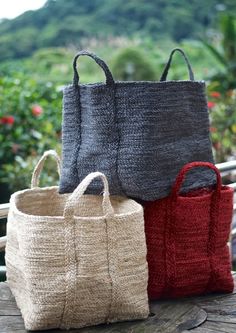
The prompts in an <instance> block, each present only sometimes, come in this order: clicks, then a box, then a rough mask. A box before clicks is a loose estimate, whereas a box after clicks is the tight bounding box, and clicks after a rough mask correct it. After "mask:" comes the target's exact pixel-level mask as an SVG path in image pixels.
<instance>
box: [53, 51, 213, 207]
mask: <svg viewBox="0 0 236 333" xmlns="http://www.w3.org/2000/svg"><path fill="white" fill-rule="evenodd" d="M177 50H178V51H180V52H181V54H182V55H183V56H184V59H185V60H186V62H187V65H188V69H189V77H190V80H189V81H166V77H167V73H168V70H169V67H170V64H171V59H172V55H173V54H174V52H175V51H177ZM177 50H174V51H173V52H172V53H171V56H170V59H169V61H168V63H167V65H166V68H165V70H164V72H163V75H162V77H161V81H160V82H114V80H113V77H112V74H111V72H110V70H109V69H108V67H107V65H106V64H105V63H104V62H103V61H102V60H101V59H100V58H98V57H97V56H96V55H94V54H91V53H88V52H86V51H82V52H80V53H78V55H77V56H76V57H75V60H74V73H75V77H74V81H73V84H72V85H69V86H67V87H66V88H65V90H64V97H63V125H62V143H63V154H62V156H63V158H62V159H63V161H62V162H63V163H62V164H63V165H62V176H61V181H60V193H67V192H72V191H73V190H74V188H75V187H76V186H77V185H78V183H79V182H80V181H81V180H82V179H83V178H84V177H85V176H86V175H87V174H88V173H89V172H94V171H101V172H103V173H104V174H105V175H106V176H107V177H108V180H109V184H110V192H111V193H112V194H118V195H127V196H129V197H134V198H138V199H143V200H155V199H159V198H162V197H165V196H167V195H168V194H169V192H170V189H171V185H172V184H173V182H174V179H175V178H176V176H177V173H178V172H179V170H180V169H181V168H182V167H183V165H184V164H186V163H187V162H192V161H196V160H202V161H208V162H213V157H212V150H211V142H210V139H209V119H208V110H207V102H206V96H205V84H204V82H202V81H194V77H193V73H192V70H191V66H190V64H189V62H188V60H187V58H186V56H185V54H184V53H183V51H181V50H179V49H177ZM84 55H85V56H89V57H91V58H93V59H94V60H95V61H96V62H97V63H98V64H99V65H100V66H101V67H102V69H103V70H104V72H105V75H106V83H104V84H103V83H97V84H87V85H83V84H78V82H79V77H78V72H77V69H76V61H77V58H78V57H79V56H84ZM200 175H201V177H200ZM213 182H214V174H213V173H211V172H210V171H208V170H194V171H193V172H192V174H191V177H189V178H188V181H187V182H186V183H185V185H184V190H189V189H193V188H197V187H200V186H203V185H204V184H212V183H213ZM100 192H101V184H100V183H99V182H93V184H92V186H90V187H89V191H88V193H93V194H94V193H96V194H98V193H100Z"/></svg>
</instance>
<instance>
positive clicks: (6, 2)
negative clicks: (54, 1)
mask: <svg viewBox="0 0 236 333" xmlns="http://www.w3.org/2000/svg"><path fill="white" fill-rule="evenodd" d="M45 2H46V0H0V19H2V18H9V19H11V18H14V17H16V16H18V15H20V14H22V13H24V12H26V11H27V10H34V9H38V8H40V7H42V6H43V5H44V4H45Z"/></svg>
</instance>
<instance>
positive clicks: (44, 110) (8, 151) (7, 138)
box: [0, 73, 61, 191]
mask: <svg viewBox="0 0 236 333" xmlns="http://www.w3.org/2000/svg"><path fill="white" fill-rule="evenodd" d="M60 131H61V92H60V91H59V89H58V88H57V86H56V85H54V84H53V83H51V82H47V83H45V82H40V81H39V82H37V81H35V80H34V79H32V78H30V76H26V75H25V74H23V73H15V75H12V76H11V77H6V76H5V77H0V165H1V168H0V179H1V183H2V182H6V183H7V184H8V185H9V188H10V189H11V190H12V191H14V190H16V189H20V188H22V187H25V186H26V184H29V181H27V182H25V176H24V174H26V173H27V177H29V175H30V172H29V168H27V165H28V164H27V161H31V159H33V157H36V156H38V155H41V154H42V153H43V152H44V151H45V150H46V149H50V148H58V147H59V144H60ZM28 159H29V160H28ZM30 166H31V165H30ZM24 169H25V171H24ZM31 170H32V169H31Z"/></svg>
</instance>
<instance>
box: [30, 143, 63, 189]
mask: <svg viewBox="0 0 236 333" xmlns="http://www.w3.org/2000/svg"><path fill="white" fill-rule="evenodd" d="M48 156H52V157H53V158H54V159H55V160H56V162H57V171H58V175H59V176H60V172H61V160H60V157H59V155H58V154H57V152H56V151H55V150H47V151H45V152H44V154H43V156H42V157H41V158H40V160H39V161H38V163H37V164H36V166H35V168H34V171H33V174H32V178H31V188H34V187H38V184H39V177H40V175H41V172H42V170H43V166H44V163H45V160H46V159H47V158H48Z"/></svg>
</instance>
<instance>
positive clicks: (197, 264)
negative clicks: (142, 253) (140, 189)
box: [144, 162, 233, 299]
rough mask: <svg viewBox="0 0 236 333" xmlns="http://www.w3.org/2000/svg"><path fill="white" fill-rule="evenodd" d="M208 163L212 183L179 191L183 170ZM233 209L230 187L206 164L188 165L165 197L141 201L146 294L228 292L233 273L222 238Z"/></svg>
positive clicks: (153, 295) (231, 285)
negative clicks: (209, 186)
mask: <svg viewBox="0 0 236 333" xmlns="http://www.w3.org/2000/svg"><path fill="white" fill-rule="evenodd" d="M200 166H203V167H208V168H210V169H212V170H214V171H215V173H216V175H217V188H216V189H213V188H205V189H199V190H195V191H191V192H188V193H186V194H179V190H180V187H181V184H182V182H183V179H184V177H185V174H186V172H187V171H189V170H191V169H192V168H194V167H200ZM232 212H233V189H232V188H230V187H228V186H222V185H221V178H220V174H219V171H218V170H217V169H216V167H215V166H214V165H212V164H210V163H204V162H195V163H189V164H187V165H186V166H185V167H184V168H183V169H182V170H181V172H180V173H179V175H178V177H177V179H176V182H175V184H174V186H173V188H172V192H171V194H170V196H169V197H167V198H164V199H160V200H156V201H153V202H146V203H144V216H145V232H146V240H147V249H148V255H147V259H148V265H149V283H148V293H149V297H150V298H151V299H158V298H169V297H173V298H175V297H184V296H193V295H200V294H205V293H210V292H232V290H233V278H232V276H231V262H230V255H229V249H228V245H227V242H228V240H229V235H230V227H231V221H232Z"/></svg>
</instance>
